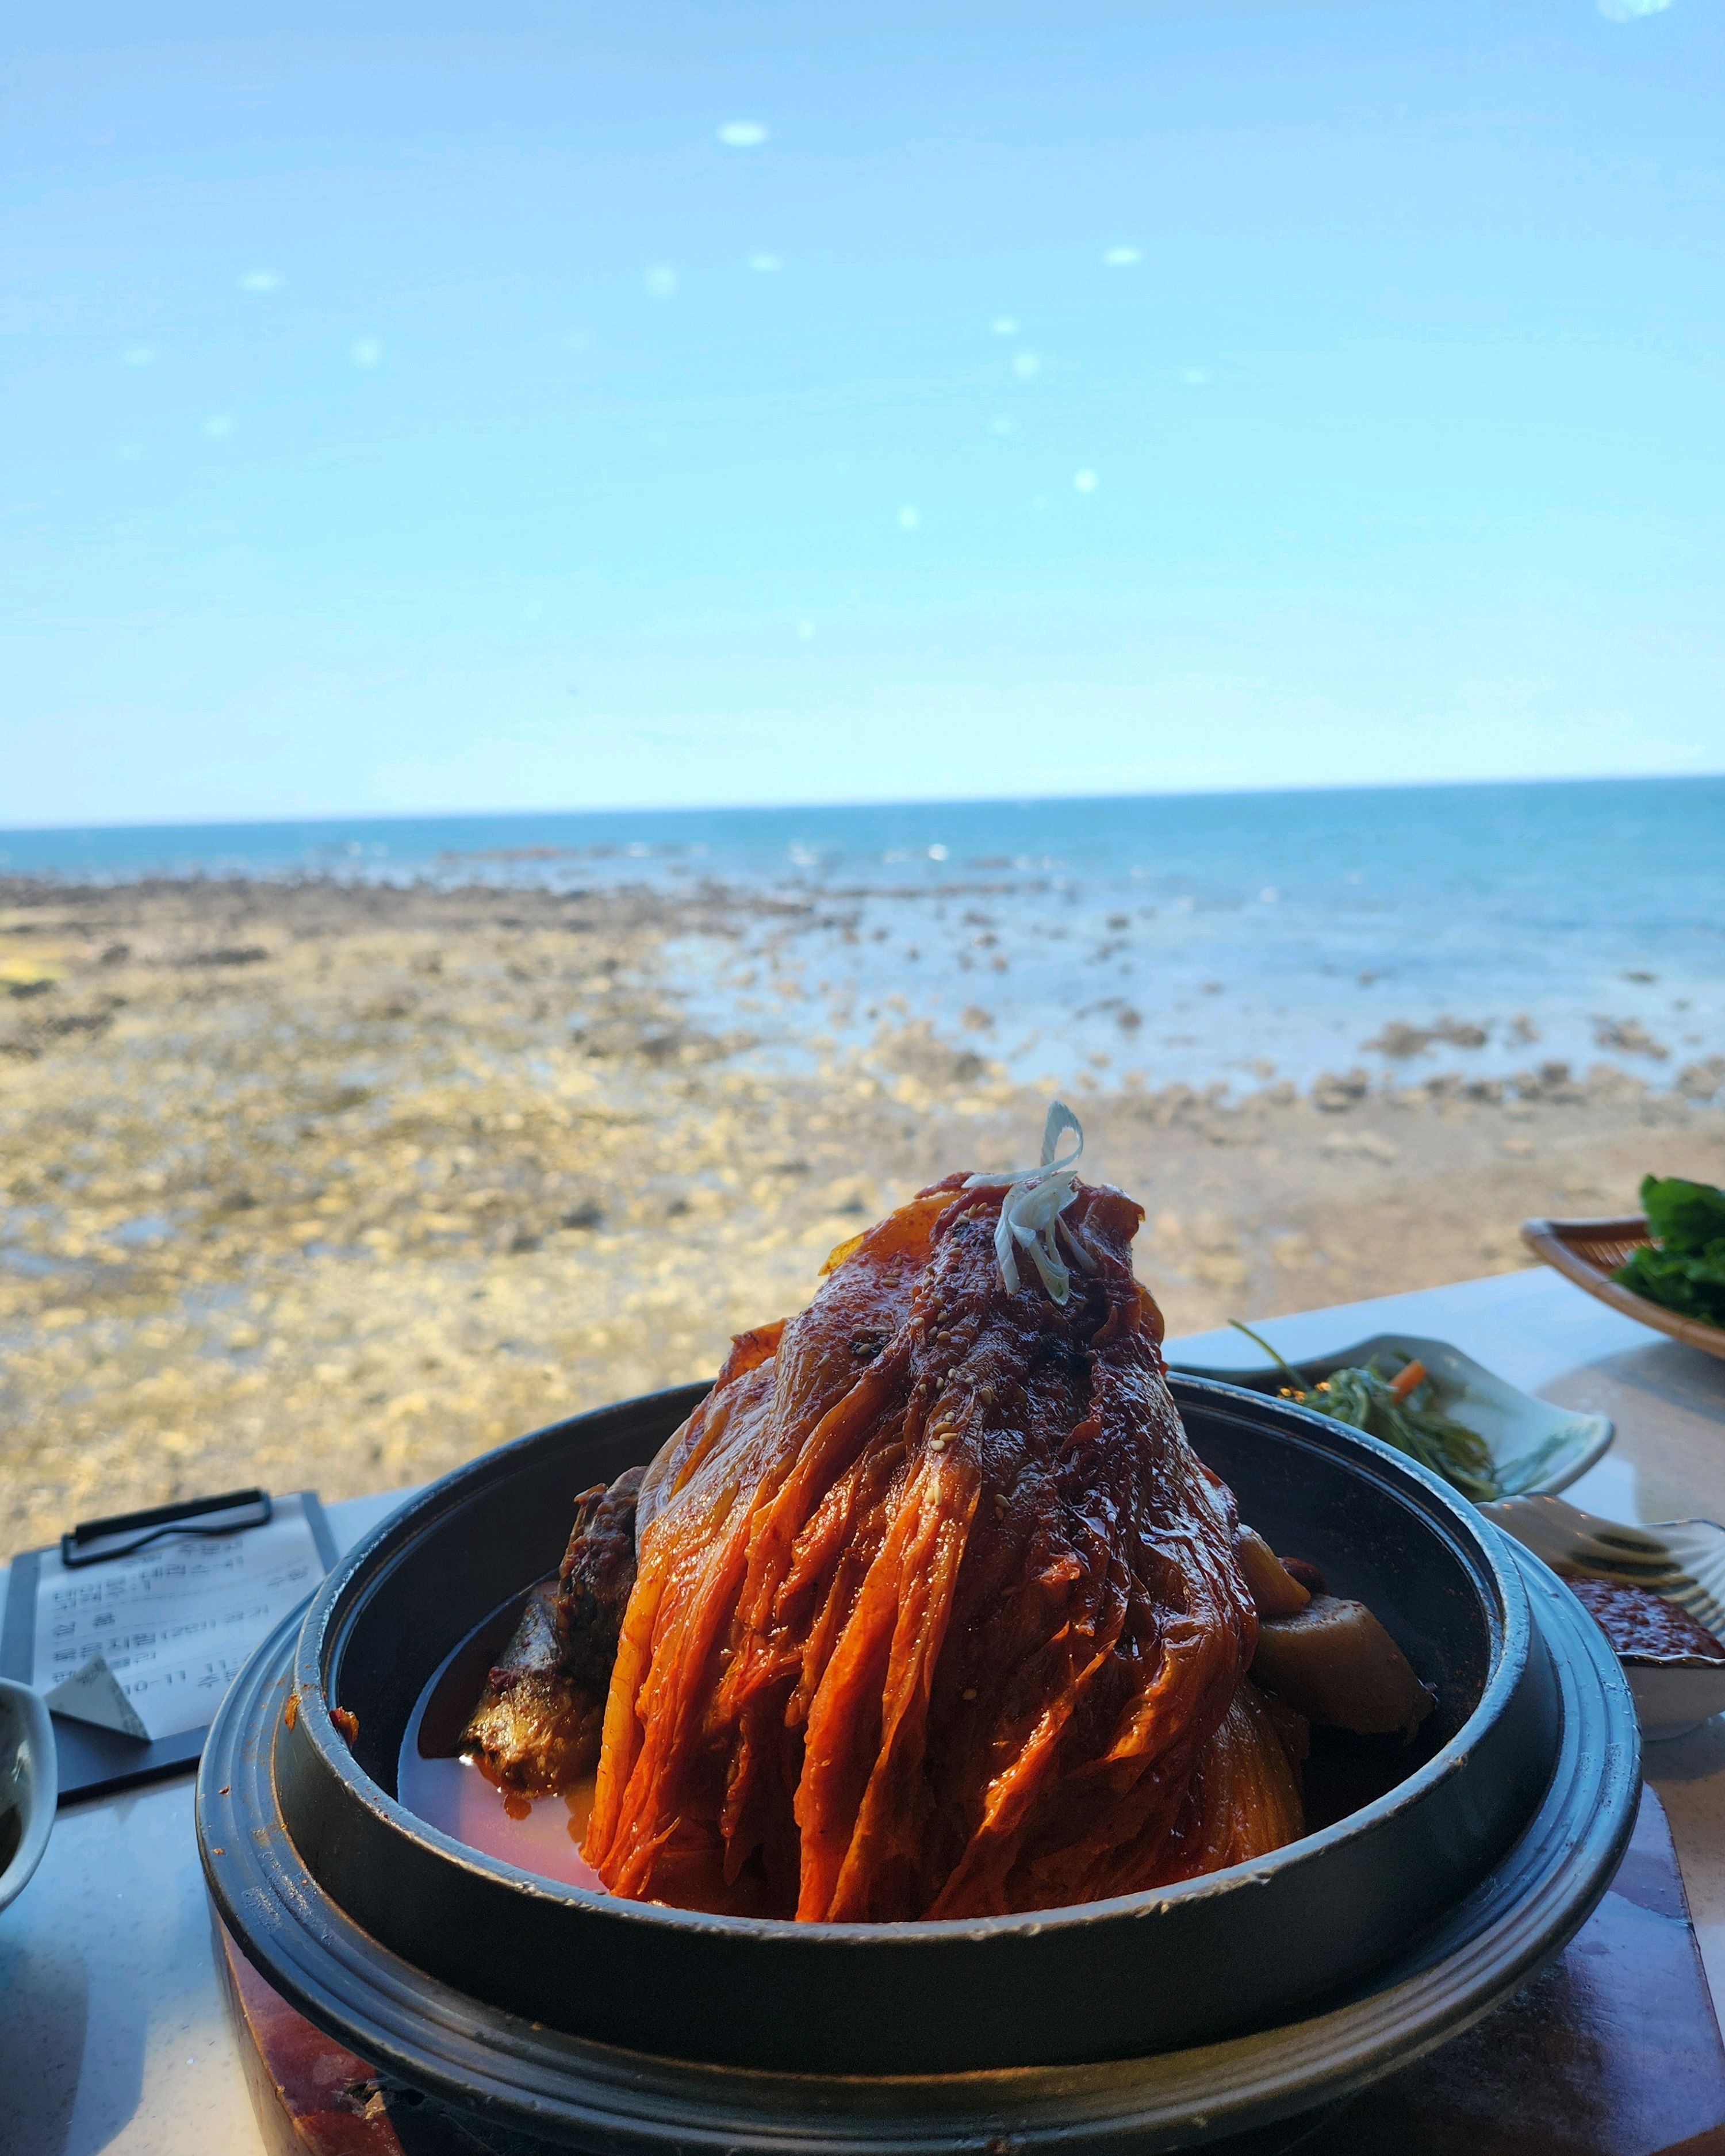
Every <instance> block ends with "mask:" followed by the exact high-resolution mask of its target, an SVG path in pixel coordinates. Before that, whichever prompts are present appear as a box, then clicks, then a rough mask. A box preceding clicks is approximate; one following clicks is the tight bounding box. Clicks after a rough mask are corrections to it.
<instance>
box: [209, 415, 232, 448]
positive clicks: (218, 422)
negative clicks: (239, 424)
mask: <svg viewBox="0 0 1725 2156" xmlns="http://www.w3.org/2000/svg"><path fill="white" fill-rule="evenodd" d="M203 431H204V433H205V434H208V436H209V438H210V439H211V440H212V441H213V442H219V441H221V440H223V439H224V437H225V436H227V435H228V434H232V433H233V432H234V422H233V420H232V419H231V418H229V417H228V414H227V413H225V412H212V413H210V415H209V417H208V418H207V419H206V420H205V421H204V423H203Z"/></svg>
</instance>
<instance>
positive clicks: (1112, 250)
mask: <svg viewBox="0 0 1725 2156" xmlns="http://www.w3.org/2000/svg"><path fill="white" fill-rule="evenodd" d="M1143 259H1144V258H1143V256H1142V254H1140V253H1139V252H1138V250H1137V248H1136V247H1109V248H1105V249H1103V251H1102V260H1103V262H1104V264H1106V266H1107V267H1108V268H1109V269H1137V266H1138V264H1139V263H1141V262H1142V260H1143Z"/></svg>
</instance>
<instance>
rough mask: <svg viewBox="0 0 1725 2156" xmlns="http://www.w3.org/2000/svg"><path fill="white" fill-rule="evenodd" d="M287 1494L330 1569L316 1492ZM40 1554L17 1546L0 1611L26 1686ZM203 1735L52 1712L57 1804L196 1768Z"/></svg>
mask: <svg viewBox="0 0 1725 2156" xmlns="http://www.w3.org/2000/svg"><path fill="white" fill-rule="evenodd" d="M291 1494H292V1495H293V1496H296V1497H297V1498H298V1499H299V1500H300V1503H301V1504H302V1505H303V1506H304V1507H305V1524H306V1526H307V1527H310V1529H311V1540H312V1543H313V1546H314V1547H315V1548H316V1551H317V1554H318V1556H319V1558H321V1560H322V1563H323V1568H324V1570H325V1571H326V1572H328V1571H329V1570H330V1569H331V1567H332V1566H333V1565H334V1563H335V1562H336V1539H335V1537H334V1536H333V1535H332V1534H331V1532H330V1523H329V1521H328V1520H327V1519H326V1517H325V1515H324V1509H323V1507H322V1506H321V1504H320V1503H319V1501H318V1497H317V1492H316V1491H315V1490H296V1491H293V1492H292V1493H291ZM206 1502H207V1500H203V1499H198V1498H193V1499H190V1500H188V1501H187V1505H186V1506H185V1507H184V1510H183V1517H184V1518H185V1520H186V1522H187V1526H188V1527H189V1526H192V1525H193V1523H195V1521H196V1519H197V1517H198V1512H199V1510H200V1509H201V1507H203V1505H204V1504H205V1503H206ZM180 1510H181V1508H179V1507H167V1506H163V1507H159V1508H157V1510H156V1511H155V1512H151V1514H150V1516H149V1517H150V1518H151V1521H152V1522H166V1523H168V1524H171V1523H172V1515H173V1514H174V1513H175V1512H179V1511H180ZM74 1532H75V1531H74ZM241 1532H244V1530H243V1529H242V1530H241ZM43 1556H44V1552H43V1551H41V1550H39V1549H35V1550H23V1551H21V1552H20V1553H19V1554H18V1556H17V1557H15V1558H13V1560H12V1571H11V1576H10V1578H9V1579H8V1584H7V1594H6V1611H5V1616H4V1620H3V1621H0V1676H8V1677H13V1678H16V1679H17V1681H18V1682H19V1683H20V1684H28V1683H30V1681H32V1679H33V1676H34V1674H35V1668H36V1589H37V1582H38V1579H39V1575H40V1572H41V1567H42V1558H43ZM208 1733H209V1732H208V1724H205V1725H204V1727H203V1728H199V1729H182V1730H181V1731H180V1732H179V1733H178V1734H177V1736H173V1737H163V1738H156V1739H146V1738H136V1737H126V1736H123V1735H122V1734H121V1732H120V1731H118V1730H117V1729H98V1728H97V1727H95V1725H94V1724H93V1723H90V1722H74V1720H73V1719H72V1718H71V1717H69V1716H68V1715H63V1714H57V1715H55V1717H54V1750H55V1753H56V1755H57V1757H58V1759H59V1801H60V1802H61V1803H62V1804H69V1803H70V1802H71V1801H72V1800H73V1799H75V1798H79V1797H100V1796H106V1795H107V1794H109V1793H110V1791H112V1790H115V1789H131V1788H133V1787H135V1786H136V1784H138V1783H140V1782H153V1781H156V1780H157V1779H159V1778H160V1777H161V1776H162V1775H163V1774H177V1773H178V1772H179V1771H180V1769H181V1768H185V1767H195V1766H196V1765H197V1763H198V1760H199V1758H201V1757H202V1756H203V1740H204V1738H205V1737H206V1736H207V1735H208Z"/></svg>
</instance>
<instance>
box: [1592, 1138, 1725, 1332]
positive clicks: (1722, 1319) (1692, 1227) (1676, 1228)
mask: <svg viewBox="0 0 1725 2156" xmlns="http://www.w3.org/2000/svg"><path fill="white" fill-rule="evenodd" d="M1641 1210H1642V1211H1643V1212H1644V1213H1645V1214H1646V1215H1647V1225H1648V1227H1649V1228H1650V1229H1651V1230H1652V1232H1653V1234H1654V1235H1655V1236H1656V1237H1657V1239H1658V1243H1657V1247H1656V1248H1643V1249H1641V1250H1632V1251H1631V1252H1630V1255H1629V1259H1628V1261H1627V1262H1626V1263H1625V1264H1624V1265H1620V1266H1619V1267H1618V1268H1617V1270H1616V1271H1615V1273H1613V1274H1612V1276H1611V1277H1612V1279H1613V1280H1615V1281H1616V1282H1617V1284H1618V1285H1619V1286H1620V1287H1627V1288H1632V1289H1634V1291H1635V1293H1636V1294H1637V1295H1645V1296H1646V1298H1647V1300H1648V1301H1649V1302H1657V1303H1661V1304H1662V1305H1663V1306H1665V1308H1666V1309H1667V1310H1676V1311H1680V1312H1681V1313H1682V1315H1683V1316H1684V1317H1698V1318H1700V1319H1701V1320H1702V1323H1703V1324H1707V1325H1725V1190H1717V1189H1715V1188H1714V1187H1713V1185H1712V1183H1686V1182H1685V1181H1684V1179H1683V1178H1682V1177H1681V1175H1663V1176H1661V1175H1649V1176H1645V1177H1644V1178H1642V1182H1641Z"/></svg>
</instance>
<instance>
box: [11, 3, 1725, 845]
mask: <svg viewBox="0 0 1725 2156" xmlns="http://www.w3.org/2000/svg"><path fill="white" fill-rule="evenodd" d="M1604 6H1605V7H1606V8H1609V11H1610V12H1609V13H1604V12H1602V11H1601V5H1600V4H1599V0H1493V4H1483V3H1482V4H1466V0H1464V3H1463V4H1452V5H1447V6H1443V7H1427V6H1422V5H1399V4H1394V3H1393V0H1383V4H1375V5H1363V4H1362V5H1353V6H1347V5H1337V6H1331V7H1309V8H1293V7H1286V6H1281V5H1276V4H1270V0H1263V3H1262V4H1259V5H1256V6H1248V5H1237V6H1236V5H1229V4H1226V0H1190V4H1161V5H1158V4H1156V0H1134V4H1132V5H1124V4H1121V5H1115V4H1109V3H1108V0H1075V4H1071V5H1069V6H1067V7H1065V8H1062V9H1060V10H1051V9H1049V8H1046V7H1032V6H1029V5H1028V4H1025V0H988V4H983V0H952V4H944V5H943V4H939V0H936V4H932V5H930V4H923V5H921V6H916V7H911V6H906V5H903V4H900V0H881V4H878V5H875V6H871V7H870V8H869V9H867V10H840V9H839V8H834V7H831V6H817V5H813V4H805V5H801V6H793V5H789V4H778V5H774V6H763V5H750V4H747V0H741V3H740V4H727V5H726V6H724V7H715V6H712V5H711V4H710V0H707V4H700V5H693V4H691V5H677V4H668V0H635V4H634V5H633V6H631V7H630V8H628V9H616V8H608V9H599V8H594V7H592V6H588V5H583V4H562V5H558V6H556V7H550V6H547V7H543V8H537V7H532V6H521V7H515V8H509V7H502V8H498V9H495V10H493V11H491V18H492V19H491V22H490V25H489V26H488V27H485V28H475V27H474V24H475V11H473V10H471V9H469V8H461V9H457V8H454V7H452V6H448V5H445V4H444V0H418V4H415V5H413V7H411V8H409V7H407V6H404V5H398V4H393V0H384V4H382V5H381V6H378V7H374V8H372V9H370V10H369V11H368V12H367V17H366V23H365V28H364V29H363V32H360V31H357V30H356V29H355V28H354V27H353V21H352V10H350V9H341V10H337V9H335V8H330V7H328V6H326V5H325V4H323V0H308V4H307V5H305V6H302V7H301V8H298V9H296V10H295V11H294V13H293V15H292V18H291V21H290V20H289V18H287V16H286V15H285V13H284V15H282V16H281V17H280V18H279V19H278V21H277V23H275V26H274V27H261V26H259V24H258V23H256V22H255V21H248V19H247V18H244V16H243V15H242V16H239V17H236V15H235V13H234V10H233V9H232V8H222V9H217V8H213V7H198V6H194V5H186V4H179V5H176V4H175V0H165V4H163V5H161V6H158V7H157V8H155V9H153V10H152V11H151V29H152V33H153V34H152V36H151V39H150V41H149V42H147V43H140V42H138V41H137V37H136V11H135V10H130V9H128V10H121V8H118V7H117V6H108V7H89V6H85V7H78V6H76V5H74V6H72V7H70V8H67V7H64V6H62V7H58V8H55V9H54V10H52V11H50V10H49V9H48V8H46V7H45V6H44V5H42V4H41V0H36V4H35V5H34V7H33V10H32V11H31V16H27V18H26V19H25V25H24V33H23V36H22V37H21V38H15V42H14V45H13V52H12V54H11V58H10V62H9V65H8V70H7V72H6V74H5V76H4V78H3V80H0V370H3V380H0V825H3V824H30V823H48V824H54V823H71V822H79V821H84V820H96V821H122V822H133V821H149V820H157V819H161V820H173V819H198V818H217V817H251V816H270V815H284V816H285V815H297V814H344V813H352V814H375V813H379V812H388V811H402V812H414V811H426V810H438V809H444V808H475V809H479V808H533V807H547V808H552V807H560V808H582V807H603V806H611V805H633V804H655V803H725V802H737V801H762V802H768V801H817V800H834V799H846V798H868V799H882V798H929V797H938V796H943V795H945V796H950V795H975V794H991V793H1031V792H1037V791H1050V792H1070V793H1095V792H1099V791H1111V790H1116V789H1119V790H1134V791H1135V790H1143V789H1154V788H1163V787H1173V788H1182V787H1197V788H1209V787H1219V786H1230V785H1242V786H1265V785H1271V786H1273V785H1282V784H1296V783H1337V782H1338V781H1348V780H1355V779H1358V780H1386V781H1398V780H1406V779H1421V778H1434V779H1436V778H1485V777H1510V776H1542V775H1552V776H1557V775H1561V774H1568V773H1575V774H1581V773H1612V772H1620V771H1637V772H1683V771H1702V770H1709V771H1717V770H1720V769H1725V551H1722V546H1721V541H1722V537H1725V485H1722V481H1725V456H1722V449H1725V275H1722V242H1725V131H1722V130H1721V129H1720V127H1719V126H1718V112H1719V109H1720V103H1721V97H1722V93H1725V4H1722V0H1672V4H1670V5H1668V6H1666V7H1663V8H1655V7H1653V6H1651V4H1650V0H1604ZM32 17H33V27H32V19H31V18H32Z"/></svg>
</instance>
